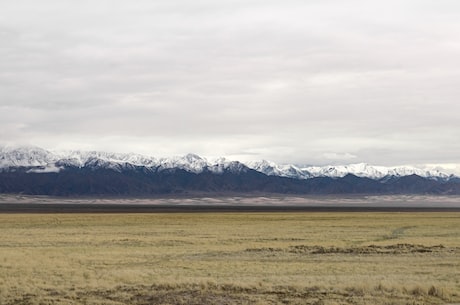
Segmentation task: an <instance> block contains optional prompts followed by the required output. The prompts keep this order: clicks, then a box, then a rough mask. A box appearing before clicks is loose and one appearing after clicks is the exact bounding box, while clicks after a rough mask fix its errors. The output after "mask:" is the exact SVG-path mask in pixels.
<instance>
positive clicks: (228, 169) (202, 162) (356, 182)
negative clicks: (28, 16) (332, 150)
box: [0, 147, 460, 196]
mask: <svg viewBox="0 0 460 305" xmlns="http://www.w3.org/2000/svg"><path fill="white" fill-rule="evenodd" d="M196 192H198V193H206V194H224V193H232V194H234V193H238V194H240V193H244V194H248V193H258V194H260V193H277V194H315V195H324V194H446V195H460V178H459V177H457V176H454V175H451V174H449V173H447V172H444V171H442V170H439V168H437V167H431V168H430V167H428V166H427V167H426V168H418V167H413V166H399V167H383V166H372V165H368V164H364V163H360V164H350V165H341V166H322V167H320V166H295V165H289V164H288V165H280V164H276V163H273V162H269V161H260V162H248V163H247V164H243V163H241V162H238V161H230V160H227V159H225V158H219V159H215V160H208V159H206V158H202V157H200V156H197V155H194V154H188V155H185V156H179V157H172V158H155V157H149V156H143V155H139V154H118V153H107V152H97V151H89V152H87V151H86V152H85V151H65V152H51V151H47V150H44V149H41V148H37V147H19V148H14V147H13V148H12V147H0V193H13V194H17V193H21V194H32V195H53V196H93V195H95V196H100V195H109V196H150V195H161V194H191V193H196Z"/></svg>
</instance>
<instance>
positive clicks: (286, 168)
mask: <svg viewBox="0 0 460 305" xmlns="http://www.w3.org/2000/svg"><path fill="white" fill-rule="evenodd" d="M248 166H249V167H250V168H253V169H255V170H257V171H260V172H262V173H264V174H266V175H272V176H280V177H289V178H297V179H308V178H314V177H331V178H341V177H345V176H346V175H348V174H352V175H355V176H358V177H362V178H370V179H374V180H380V179H385V178H388V177H404V176H410V175H417V176H420V177H423V178H429V179H441V180H448V179H449V178H451V177H452V174H448V173H444V172H441V171H439V170H424V169H420V168H416V167H413V166H398V167H384V166H373V165H369V164H366V163H358V164H349V165H336V166H332V165H331V166H308V167H298V166H295V165H278V164H276V163H273V162H269V161H265V160H264V161H261V162H252V163H248Z"/></svg>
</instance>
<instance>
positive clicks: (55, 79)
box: [0, 0, 460, 165]
mask: <svg viewBox="0 0 460 305" xmlns="http://www.w3.org/2000/svg"><path fill="white" fill-rule="evenodd" d="M0 11H1V12H2V19H0V141H2V142H5V143H29V144H36V145H41V146H45V147H47V148H83V149H102V150H105V149H107V150H113V151H136V152H141V153H147V154H153V155H169V154H183V153H187V152H196V153H198V154H202V155H206V156H216V155H223V156H228V157H232V158H243V159H260V158H266V159H272V160H274V161H278V162H294V163H302V164H325V163H331V162H338V163H340V162H342V163H343V162H361V161H362V162H370V163H378V164H382V165H397V164H402V163H460V160H459V157H458V151H460V150H459V149H460V147H459V146H460V143H459V142H458V139H459V138H460V123H459V120H458V113H460V103H458V101H457V99H458V96H459V93H460V87H459V86H458V84H457V82H458V81H457V80H458V79H459V76H460V75H459V74H460V72H459V71H460V69H459V67H460V57H459V56H458V54H459V51H460V39H459V38H458V32H459V31H460V21H459V20H460V16H459V15H460V4H459V3H458V1H449V0H444V1H437V2H434V1H402V2H401V1H389V2H388V1H387V2H381V3H380V2H378V3H377V2H369V1H363V0H354V1H346V2H343V1H336V0H329V1H321V2H310V1H294V0H291V1H283V2H279V1H256V0H253V1H236V0H235V1H219V2H215V1H210V0H209V1H193V2H190V1H185V0H182V1H178V0H174V1H168V2H164V1H163V2H160V1H143V0H138V1H135V3H129V2H126V1H117V0H115V1H97V4H95V3H94V1H70V0H69V1H57V0H54V1H52V0H45V1H40V2H37V1H35V2H34V1H28V0H19V1H15V2H14V3H13V2H9V3H8V2H6V3H5V2H3V3H1V4H0ZM332 156H333V157H334V158H331V157H332ZM351 156H354V158H351Z"/></svg>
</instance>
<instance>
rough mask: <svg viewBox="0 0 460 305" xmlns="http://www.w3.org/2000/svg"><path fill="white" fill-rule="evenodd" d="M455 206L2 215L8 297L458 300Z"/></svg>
mask: <svg viewBox="0 0 460 305" xmlns="http://www.w3.org/2000/svg"><path fill="white" fill-rule="evenodd" d="M459 274H460V213H459V212H452V211H450V212H414V211H413V212H356V211H355V212H270V213H266V212H257V211H256V212H251V213H247V212H235V213H232V212H227V213H213V212H207V213H199V212H195V213H179V212H175V213H144V214H142V213H116V214H110V213H97V214H92V213H84V214H81V213H57V214H56V213H53V214H46V213H44V214H43V213H42V214H36V213H35V214H33V213H32V214H30V213H13V214H11V213H5V214H0V304H196V305H198V304H449V303H460V277H459V276H458V275H459Z"/></svg>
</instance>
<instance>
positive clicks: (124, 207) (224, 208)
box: [0, 203, 460, 213]
mask: <svg viewBox="0 0 460 305" xmlns="http://www.w3.org/2000/svg"><path fill="white" fill-rule="evenodd" d="M219 212H226V213H235V212H236V213H237V212H244V213H246V212H460V207H435V206H434V207H426V206H424V207H417V206H387V207H382V206H378V207H377V206H340V205H336V206H330V205H329V206H321V205H311V206H292V205H291V206H282V205H277V206H273V205H271V206H267V205H257V206H256V205H148V204H86V203H78V204H68V203H65V204H60V203H1V204H0V213H219Z"/></svg>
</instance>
